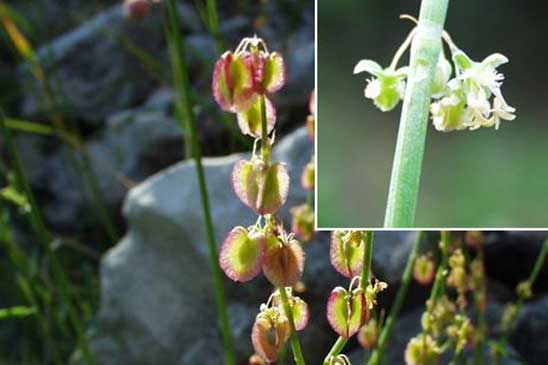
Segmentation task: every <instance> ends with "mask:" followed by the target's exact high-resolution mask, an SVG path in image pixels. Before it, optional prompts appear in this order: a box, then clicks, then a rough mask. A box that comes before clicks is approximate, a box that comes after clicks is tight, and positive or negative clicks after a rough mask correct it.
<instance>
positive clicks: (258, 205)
mask: <svg viewBox="0 0 548 365" xmlns="http://www.w3.org/2000/svg"><path fill="white" fill-rule="evenodd" d="M232 186H233V188H234V192H235V193H236V195H237V196H238V198H240V200H241V201H242V203H244V204H245V205H247V206H248V207H250V208H251V209H253V210H254V211H255V212H256V213H257V214H259V215H265V214H274V213H276V212H277V211H278V209H280V207H281V206H282V205H283V204H284V203H285V201H286V199H287V194H288V193H289V174H288V173H287V168H286V167H285V164H282V163H275V164H272V165H265V164H264V163H263V162H262V161H261V160H260V159H258V158H254V159H252V160H251V161H244V160H242V161H239V162H238V163H236V165H235V166H234V169H233V170H232Z"/></svg>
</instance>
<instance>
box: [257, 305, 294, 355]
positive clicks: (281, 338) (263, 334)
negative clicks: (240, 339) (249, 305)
mask: <svg viewBox="0 0 548 365" xmlns="http://www.w3.org/2000/svg"><path fill="white" fill-rule="evenodd" d="M289 334H290V327H289V321H288V320H287V318H286V317H285V316H284V315H283V314H282V313H280V312H279V310H278V309H277V308H270V309H267V310H266V311H264V312H261V313H259V315H258V316H257V318H256V319H255V324H254V325H253V329H252V332H251V342H252V343H253V349H254V350H255V352H256V353H257V355H259V356H260V357H261V358H262V359H263V360H264V361H266V362H267V363H272V362H275V361H276V360H278V354H279V353H280V350H281V349H282V347H283V345H284V344H285V342H286V341H287V340H288V338H289Z"/></svg>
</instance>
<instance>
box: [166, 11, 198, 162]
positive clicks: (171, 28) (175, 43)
mask: <svg viewBox="0 0 548 365" xmlns="http://www.w3.org/2000/svg"><path fill="white" fill-rule="evenodd" d="M166 37H167V41H168V47H169V55H170V61H171V64H172V66H173V78H174V80H173V81H174V84H175V89H176V91H177V93H178V94H179V95H177V97H176V101H175V114H176V117H177V118H176V119H177V121H178V122H179V124H180V126H181V128H182V129H183V140H184V145H185V150H184V152H185V156H184V158H191V157H192V150H193V148H192V136H191V133H192V132H191V131H190V128H191V126H190V124H191V122H190V118H191V116H190V114H191V113H193V112H192V110H189V109H190V108H187V106H186V105H184V99H185V98H188V99H190V96H189V95H188V96H187V95H186V94H185V95H181V94H180V93H181V92H183V90H185V85H184V84H185V79H188V75H187V74H186V73H184V72H183V69H186V63H185V61H184V59H183V57H184V56H183V55H184V54H185V50H184V44H183V36H182V34H181V26H180V21H179V11H178V10H177V3H176V2H175V1H171V0H168V1H167V25H166ZM182 63H184V64H185V66H184V67H183V66H182V65H181V64H182Z"/></svg>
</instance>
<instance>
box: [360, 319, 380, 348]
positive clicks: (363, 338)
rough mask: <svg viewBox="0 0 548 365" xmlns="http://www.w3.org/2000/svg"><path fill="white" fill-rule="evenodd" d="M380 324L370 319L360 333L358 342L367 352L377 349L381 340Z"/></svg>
mask: <svg viewBox="0 0 548 365" xmlns="http://www.w3.org/2000/svg"><path fill="white" fill-rule="evenodd" d="M379 332H380V331H379V324H378V323H377V320H376V319H375V318H371V319H369V321H367V323H365V324H364V325H363V326H362V328H360V331H359V332H358V342H359V343H360V345H361V346H362V347H363V348H364V349H367V350H372V349H374V348H375V347H377V343H378V340H379Z"/></svg>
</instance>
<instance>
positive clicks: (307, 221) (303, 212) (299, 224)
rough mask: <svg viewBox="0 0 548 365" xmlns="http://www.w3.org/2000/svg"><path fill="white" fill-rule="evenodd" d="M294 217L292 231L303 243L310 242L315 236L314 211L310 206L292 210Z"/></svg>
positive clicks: (305, 205) (303, 205)
mask: <svg viewBox="0 0 548 365" xmlns="http://www.w3.org/2000/svg"><path fill="white" fill-rule="evenodd" d="M290 212H291V215H292V216H293V220H292V224H291V230H292V231H293V232H295V234H296V235H297V236H298V237H299V238H300V239H301V240H303V241H305V242H306V241H310V240H311V239H312V237H313V236H314V211H313V210H312V208H311V207H310V205H308V204H302V205H299V206H296V207H293V208H291V210H290Z"/></svg>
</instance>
